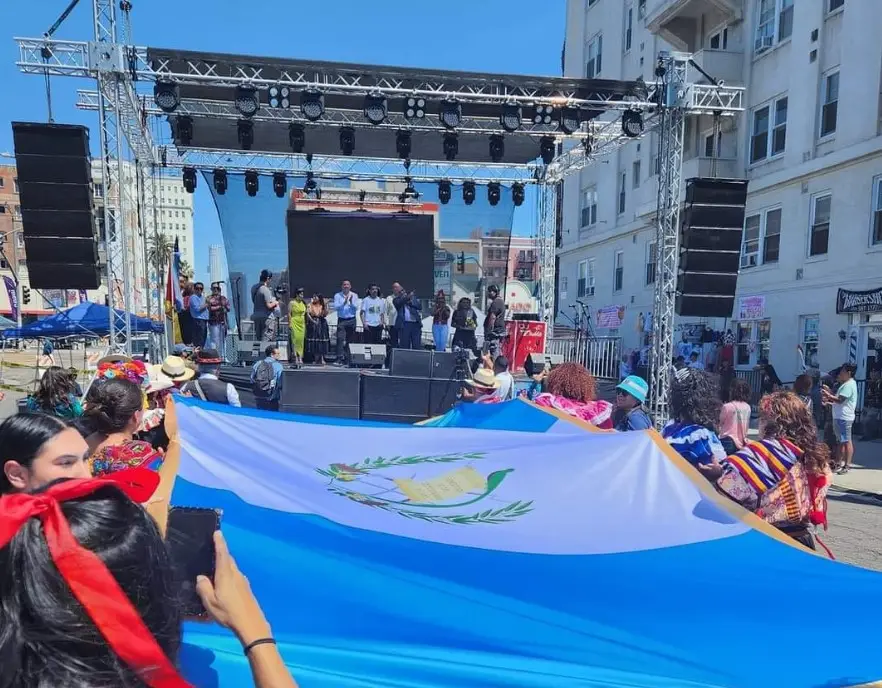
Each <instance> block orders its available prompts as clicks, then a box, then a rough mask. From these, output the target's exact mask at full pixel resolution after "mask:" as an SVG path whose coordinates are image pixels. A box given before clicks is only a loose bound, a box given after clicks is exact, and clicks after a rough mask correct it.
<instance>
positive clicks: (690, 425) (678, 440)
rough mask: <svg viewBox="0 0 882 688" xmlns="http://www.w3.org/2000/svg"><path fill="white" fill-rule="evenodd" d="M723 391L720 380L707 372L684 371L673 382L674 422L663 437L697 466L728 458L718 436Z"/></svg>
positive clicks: (666, 429)
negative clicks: (719, 383) (720, 388)
mask: <svg viewBox="0 0 882 688" xmlns="http://www.w3.org/2000/svg"><path fill="white" fill-rule="evenodd" d="M721 406H722V404H721V402H720V390H719V387H718V385H717V380H716V377H714V376H713V375H711V374H710V373H706V372H705V371H703V370H695V369H693V368H680V369H679V370H678V371H677V372H676V373H675V374H674V379H673V380H672V381H671V415H672V416H673V418H674V419H673V420H672V421H671V422H670V423H668V424H667V425H666V426H665V427H664V429H663V430H662V436H663V437H664V438H665V439H666V440H667V441H668V443H669V444H670V445H671V446H672V447H673V448H674V449H675V450H676V451H677V453H678V454H680V456H682V457H683V458H684V459H686V460H687V461H688V462H689V463H691V464H692V465H693V466H695V465H698V464H703V463H710V462H711V461H713V460H714V459H716V460H717V461H719V460H721V459H724V458H726V451H725V450H724V449H723V445H722V443H721V442H720V438H719V437H718V436H717V432H716V430H717V422H718V421H719V418H720V407H721Z"/></svg>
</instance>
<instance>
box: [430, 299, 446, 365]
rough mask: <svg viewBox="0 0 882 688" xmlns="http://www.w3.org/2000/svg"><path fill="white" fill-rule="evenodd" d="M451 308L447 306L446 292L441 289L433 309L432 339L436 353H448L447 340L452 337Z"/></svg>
mask: <svg viewBox="0 0 882 688" xmlns="http://www.w3.org/2000/svg"><path fill="white" fill-rule="evenodd" d="M449 323H450V306H448V305H447V297H446V296H445V295H444V290H443V289H439V290H438V293H437V294H435V305H434V307H433V308H432V339H434V341H435V351H447V339H448V338H449V336H450V324H449Z"/></svg>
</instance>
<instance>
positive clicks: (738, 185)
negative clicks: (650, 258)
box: [676, 179, 747, 318]
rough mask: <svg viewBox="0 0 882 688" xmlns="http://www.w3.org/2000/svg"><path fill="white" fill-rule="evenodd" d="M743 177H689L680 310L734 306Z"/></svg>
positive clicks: (728, 310)
mask: <svg viewBox="0 0 882 688" xmlns="http://www.w3.org/2000/svg"><path fill="white" fill-rule="evenodd" d="M746 203H747V181H746V180H743V179H690V180H688V181H687V182H686V208H685V212H684V213H683V228H682V232H681V236H680V271H679V274H678V275H677V300H676V309H677V314H678V315H684V316H694V317H702V318H711V317H720V318H728V317H731V315H732V310H733V308H734V306H735V290H736V287H737V285H738V267H739V262H740V257H741V242H742V236H743V231H744V207H745V205H746Z"/></svg>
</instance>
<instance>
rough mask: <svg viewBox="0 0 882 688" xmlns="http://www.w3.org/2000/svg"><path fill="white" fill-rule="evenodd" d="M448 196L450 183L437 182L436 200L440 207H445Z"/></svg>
mask: <svg viewBox="0 0 882 688" xmlns="http://www.w3.org/2000/svg"><path fill="white" fill-rule="evenodd" d="M450 196H451V188H450V181H449V180H447V179H442V180H441V181H440V182H438V200H439V201H441V205H447V204H448V203H449V202H450Z"/></svg>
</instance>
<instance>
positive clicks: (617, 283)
mask: <svg viewBox="0 0 882 688" xmlns="http://www.w3.org/2000/svg"><path fill="white" fill-rule="evenodd" d="M613 266H614V267H613V291H622V285H623V284H624V282H625V252H624V251H616V259H615V262H614V263H613Z"/></svg>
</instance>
